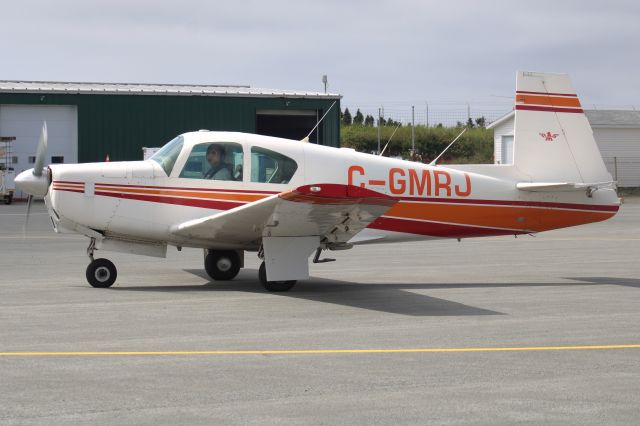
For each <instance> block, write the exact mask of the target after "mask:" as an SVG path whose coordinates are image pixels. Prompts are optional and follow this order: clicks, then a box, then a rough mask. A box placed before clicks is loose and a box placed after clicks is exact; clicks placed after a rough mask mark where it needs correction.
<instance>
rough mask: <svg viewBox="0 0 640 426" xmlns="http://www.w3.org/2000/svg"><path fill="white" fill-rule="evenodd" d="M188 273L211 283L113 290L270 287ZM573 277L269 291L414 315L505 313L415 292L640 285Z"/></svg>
mask: <svg viewBox="0 0 640 426" xmlns="http://www.w3.org/2000/svg"><path fill="white" fill-rule="evenodd" d="M184 271H185V272H188V273H190V274H193V275H196V276H198V277H200V278H202V279H203V280H205V281H207V283H206V284H203V285H163V286H135V287H130V286H125V287H114V288H113V290H117V291H145V292H154V291H155V292H176V293H182V292H189V291H219V292H245V293H260V294H264V293H265V290H264V289H263V288H262V286H261V285H260V284H259V283H258V282H257V280H256V278H255V277H256V275H257V271H255V270H251V269H245V270H243V271H241V273H240V274H239V275H238V277H237V278H236V279H235V280H233V281H225V282H215V281H211V279H210V278H209V277H208V275H207V274H206V273H205V272H204V271H203V270H202V269H185V270H184ZM569 279H572V280H576V281H580V282H575V283H571V282H563V283H480V284H473V283H463V284H455V283H454V284H437V283H432V284H422V283H417V284H416V283H355V282H348V281H339V280H331V279H323V278H314V277H311V278H310V279H309V280H306V281H303V282H301V283H298V285H296V287H294V288H293V290H291V291H289V292H285V293H269V294H270V295H273V296H275V297H288V298H294V299H305V300H312V301H316V302H323V303H329V304H334V305H341V306H348V307H354V308H360V309H366V310H371V311H379V312H386V313H393V314H400V315H409V316H478V315H504V314H503V313H502V312H497V311H492V310H488V309H483V308H479V307H475V306H469V305H465V304H462V303H458V302H453V301H450V300H445V299H441V298H437V297H433V296H427V295H424V294H418V293H414V292H413V291H417V290H433V289H455V288H512V287H556V286H589V285H602V284H618V285H629V286H632V287H640V280H630V279H618V278H583V277H581V278H569Z"/></svg>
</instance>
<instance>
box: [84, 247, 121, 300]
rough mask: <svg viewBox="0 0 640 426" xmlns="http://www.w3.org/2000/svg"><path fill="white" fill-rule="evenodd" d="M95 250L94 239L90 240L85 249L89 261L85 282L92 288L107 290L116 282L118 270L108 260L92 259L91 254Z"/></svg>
mask: <svg viewBox="0 0 640 426" xmlns="http://www.w3.org/2000/svg"><path fill="white" fill-rule="evenodd" d="M95 250H96V239H95V238H91V242H90V243H89V247H87V256H89V259H91V262H90V263H89V266H87V274H86V275H87V281H88V282H89V284H91V286H92V287H96V288H107V287H111V286H112V285H113V283H115V282H116V278H117V277H118V270H117V269H116V266H115V265H114V264H113V262H111V261H110V260H108V259H94V258H93V252H94V251H95Z"/></svg>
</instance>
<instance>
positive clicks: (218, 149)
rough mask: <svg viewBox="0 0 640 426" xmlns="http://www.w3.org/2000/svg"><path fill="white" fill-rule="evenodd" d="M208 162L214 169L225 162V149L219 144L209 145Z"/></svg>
mask: <svg viewBox="0 0 640 426" xmlns="http://www.w3.org/2000/svg"><path fill="white" fill-rule="evenodd" d="M207 161H208V162H209V164H211V165H212V166H214V167H215V166H217V165H218V164H220V163H222V162H224V147H223V146H222V145H219V144H217V143H212V144H211V145H209V147H208V148H207Z"/></svg>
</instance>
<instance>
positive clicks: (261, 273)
mask: <svg viewBox="0 0 640 426" xmlns="http://www.w3.org/2000/svg"><path fill="white" fill-rule="evenodd" d="M258 279H260V283H261V284H262V286H263V287H264V288H265V289H267V290H268V291H274V292H276V291H277V292H280V291H289V290H291V289H292V288H293V286H294V285H296V283H297V281H296V280H291V281H267V267H266V266H265V264H264V262H262V263H261V264H260V269H258Z"/></svg>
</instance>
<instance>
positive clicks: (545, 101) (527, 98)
mask: <svg viewBox="0 0 640 426" xmlns="http://www.w3.org/2000/svg"><path fill="white" fill-rule="evenodd" d="M516 103H517V104H525V105H549V106H560V107H581V106H582V105H580V100H579V99H578V98H563V97H556V96H537V95H519V94H518V95H516Z"/></svg>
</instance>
